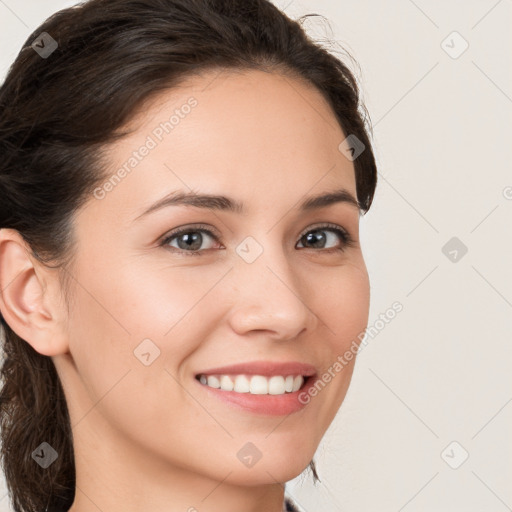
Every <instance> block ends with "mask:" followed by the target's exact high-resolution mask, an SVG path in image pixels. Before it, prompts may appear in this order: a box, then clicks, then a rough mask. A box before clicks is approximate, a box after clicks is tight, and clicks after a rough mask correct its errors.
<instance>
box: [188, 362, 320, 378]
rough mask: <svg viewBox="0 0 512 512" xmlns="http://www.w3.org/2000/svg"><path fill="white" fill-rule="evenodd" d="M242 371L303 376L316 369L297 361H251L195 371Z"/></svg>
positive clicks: (268, 374) (246, 372)
mask: <svg viewBox="0 0 512 512" xmlns="http://www.w3.org/2000/svg"><path fill="white" fill-rule="evenodd" d="M243 373H245V374H248V375H264V376H269V377H270V376H272V375H283V376H287V375H303V376H304V377H309V376H312V375H315V374H316V369H315V367H314V366H312V365H310V364H307V363H301V362H299V361H282V362H276V361H253V362H247V363H239V364H234V365H231V366H219V367H217V368H209V369H208V370H203V371H201V372H199V373H197V375H235V374H236V375H239V374H243Z"/></svg>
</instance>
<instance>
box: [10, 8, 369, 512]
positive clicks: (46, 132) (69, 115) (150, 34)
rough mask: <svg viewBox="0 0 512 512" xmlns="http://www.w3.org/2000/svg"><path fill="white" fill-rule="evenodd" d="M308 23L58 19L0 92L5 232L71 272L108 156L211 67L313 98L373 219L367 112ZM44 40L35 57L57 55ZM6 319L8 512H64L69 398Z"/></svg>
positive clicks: (188, 16) (120, 14)
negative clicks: (79, 222)
mask: <svg viewBox="0 0 512 512" xmlns="http://www.w3.org/2000/svg"><path fill="white" fill-rule="evenodd" d="M308 16H318V15H316V14H311V15H306V16H303V17H302V18H299V19H298V20H297V21H294V20H292V19H290V18H289V17H288V16H286V15H285V14H284V13H282V12H281V11H279V10H278V9H277V7H275V6H274V5H273V4H272V3H270V2H269V1H268V0H90V1H88V2H82V3H81V4H79V5H77V6H74V7H71V8H67V9H63V10H61V11H59V12H57V13H55V14H54V15H53V16H51V17H50V18H48V19H47V20H46V21H45V22H44V23H43V24H42V25H41V26H40V27H38V28H37V29H36V30H35V31H34V32H33V33H32V34H31V35H30V36H29V38H28V39H27V41H26V42H25V44H24V45H23V47H22V49H21V50H20V52H19V54H18V56H17V58H16V59H15V61H14V63H13V64H12V66H11V67H10V69H9V71H8V74H7V77H6V79H5V81H4V83H3V84H2V86H1V88H0V156H1V157H0V198H1V200H0V228H12V229H15V230H17V231H18V232H19V233H20V234H21V236H22V237H23V239H24V240H25V241H26V242H27V243H28V245H29V247H30V249H31V251H32V254H33V256H34V257H36V258H37V259H38V260H39V261H40V262H41V263H44V264H45V265H50V262H51V263H52V264H53V266H54V267H55V268H58V269H61V268H62V269H65V267H66V265H67V264H68V263H69V262H70V261H72V256H73V248H74V243H75V242H74V238H73V230H72V218H73V214H74V213H75V212H76V211H77V210H78V209H79V208H80V206H81V205H83V204H84V203H85V201H87V200H88V199H90V197H91V193H92V190H93V189H94V188H95V187H96V186H97V185H98V184H99V183H101V181H102V180H104V179H105V169H104V168H103V167H102V161H101V159H100V157H99V155H101V149H102V148H103V147H104V146H105V145H106V144H107V143H111V142H113V141H115V140H118V139H120V138H121V137H123V136H124V135H126V134H127V133H128V132H126V131H124V132H123V131H122V129H123V128H124V127H125V126H126V124H127V123H128V122H129V121H130V120H131V119H132V118H133V116H134V115H135V114H136V113H137V111H138V109H140V108H141V106H142V104H143V102H145V101H146V100H148V99H150V98H152V97H153V96H154V95H155V94H156V93H158V92H159V91H163V90H164V89H171V88H173V87H175V86H177V85H178V84H179V83H180V81H182V80H184V79H186V78H189V77H191V76H193V75H194V74H197V73H200V72H202V71H208V70H215V69H218V70H222V69H231V70H236V69H240V70H244V69H260V70H263V71H268V72H280V73H284V74H287V75H288V76H291V77H294V78H297V79H301V80H303V81H306V82H307V83H309V84H311V85H312V86H314V87H316V88H317V89H318V90H319V91H320V92H321V93H322V95H323V97H324V98H325V99H326V100H327V102H328V104H329V105H330V106H331V108H332V110H333V112H334V114H335V116H336V119H337V120H338V122H339V123H340V126H341V128H342V129H343V131H344V133H345V135H347V136H348V135H354V136H355V137H357V139H359V141H361V142H362V143H363V144H364V146H365V150H364V151H363V152H362V153H361V154H360V155H359V156H358V157H357V158H356V159H355V160H354V168H355V178H356V190H357V199H358V201H359V203H360V206H361V209H362V210H363V211H364V213H366V212H367V211H368V209H369V208H370V205H371V203H372V199H373V196H374V192H375V188H376V184H377V169H376V164H375V159H374V155H373V152H372V147H371V144H370V140H369V136H368V133H367V128H368V129H369V130H370V131H371V127H370V126H369V123H368V119H369V116H368V112H367V110H366V108H365V107H364V105H363V104H362V102H361V100H360V97H359V91H358V86H357V83H356V79H355V77H354V75H353V74H352V72H351V71H350V70H349V69H348V67H347V66H346V65H345V64H344V63H343V62H342V60H341V59H339V58H338V57H336V56H335V55H334V54H333V53H332V52H329V51H328V50H327V49H325V48H323V47H322V46H321V45H320V44H319V43H316V42H314V41H313V40H312V39H310V38H309V37H308V36H307V35H306V32H305V30H304V28H303V26H302V25H303V21H304V20H306V19H308ZM44 32H46V33H47V34H49V36H51V38H53V39H54V40H55V41H56V43H57V45H58V46H57V48H56V49H54V51H53V52H52V53H51V54H49V55H47V56H46V57H44V56H42V55H41V54H40V52H38V51H36V47H34V46H33V45H32V43H34V41H35V40H36V38H40V35H41V34H42V33H44ZM45 37H46V39H45V44H43V43H40V44H39V46H38V48H41V47H45V48H46V49H50V46H49V43H50V42H51V40H50V39H48V38H47V36H45ZM346 54H347V55H349V54H348V53H347V52H346ZM349 57H350V55H349ZM350 58H351V57H350ZM351 59H352V58H351ZM352 60H354V59H352ZM340 142H341V141H340ZM62 279H63V281H62V282H63V284H64V285H65V283H66V280H65V273H64V274H63V275H62ZM64 289H66V286H64ZM0 321H1V325H2V331H3V338H4V339H3V344H2V349H3V364H2V367H1V373H0V375H1V378H2V381H3V386H2V389H1V392H0V428H1V443H2V445H1V458H2V459H1V462H2V468H3V472H4V475H5V479H6V484H7V488H8V492H9V496H10V500H11V503H12V507H13V509H14V510H15V512H29V511H30V512H36V511H37V512H41V511H44V510H48V511H52V510H67V509H68V508H69V507H70V506H71V504H72V503H73V500H74V493H75V465H74V454H73V438H72V429H71V425H70V419H69V415H68V409H67V405H66V400H65V395H64V391H63V388H62V386H61V383H60V380H59V377H58V374H57V372H56V370H55V367H54V365H53V362H52V360H51V358H50V357H47V356H44V355H42V354H40V353H38V352H36V351H35V350H34V349H33V348H32V347H31V346H30V345H29V343H27V342H26V341H25V340H23V339H21V338H20V337H19V336H17V335H16V333H15V332H14V331H13V330H12V329H11V328H10V327H9V325H8V324H7V323H6V322H5V320H4V318H3V317H2V316H1V315H0ZM42 442H47V443H48V444H49V445H51V447H52V448H53V449H54V450H55V451H56V452H57V453H58V458H57V459H56V460H55V461H54V462H53V463H52V464H51V465H50V466H49V467H48V468H47V469H43V468H42V467H41V466H40V465H39V464H36V463H35V461H34V459H33V457H32V453H33V452H34V450H35V449H36V448H37V447H38V446H39V445H40V444H41V443H42ZM310 468H311V470H312V472H313V476H314V479H315V483H316V480H318V476H317V473H316V469H315V465H314V462H313V461H311V463H310Z"/></svg>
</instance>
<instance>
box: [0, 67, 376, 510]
mask: <svg viewBox="0 0 512 512" xmlns="http://www.w3.org/2000/svg"><path fill="white" fill-rule="evenodd" d="M191 96H194V97H195V98H196V99H197V102H198V104H197V106H196V107H195V108H194V109H192V111H191V113H190V114H189V115H187V116H186V117H184V118H183V119H181V120H180V123H179V125H177V126H176V127H175V128H174V129H173V131H172V132H171V133H169V134H166V135H165V136H164V137H163V139H162V141H161V142H160V143H159V144H158V146H157V147H156V148H154V149H152V150H151V152H150V153H149V154H148V155H147V156H146V157H145V158H144V159H143V160H141V161H140V163H138V165H137V166H136V167H135V168H134V169H133V170H132V172H131V173H129V174H128V175H127V176H126V177H125V178H124V179H123V180H122V181H121V182H120V183H119V184H117V185H116V186H115V187H114V188H113V190H111V191H110V192H108V194H106V195H105V197H104V198H103V199H101V200H99V199H96V198H95V197H93V196H92V195H91V198H90V199H89V200H88V201H87V203H86V204H85V205H84V206H83V207H82V208H81V209H80V210H79V211H78V213H77V215H76V217H75V218H74V230H75V234H76V239H77V252H76V256H75V258H74V260H73V265H72V266H70V267H69V268H68V270H67V271H68V272H69V274H70V275H71V276H72V277H73V279H71V296H72V301H71V303H70V304H66V302H65V300H64V298H63V294H62V288H61V285H60V281H59V279H58V276H59V274H58V271H57V270H52V269H49V268H46V267H44V266H43V265H41V264H40V263H39V262H38V261H37V260H35V259H34V258H32V257H31V255H30V253H29V249H28V247H27V246H26V245H25V244H24V242H23V240H22V239H21V237H19V235H18V234H17V232H15V231H12V230H6V229H3V230H1V231H0V269H1V271H0V280H1V282H0V284H1V288H2V289H3V290H4V291H3V293H2V297H1V303H0V307H1V311H2V314H3V315H4V317H5V318H6V321H7V322H8V323H9V325H11V326H12V328H13V329H14V330H15V331H16V332H17V333H18V334H19V335H20V336H21V337H22V338H23V339H25V340H26V341H27V342H28V343H30V344H31V345H32V346H33V347H34V349H35V350H37V351H38V352H40V353H41V354H44V355H47V356H50V357H52V359H53V361H54V363H55V366H56V368H57V371H58V374H59V376H60V378H61V380H62V383H63V386H64V390H65V393H66V399H67V402H68V407H69V410H70V415H71V424H72V427H73V435H74V449H75V461H76V470H77V490H76V496H75V502H74V503H73V506H72V508H71V511H72V512H97V511H98V510H102V511H105V512H106V511H109V512H118V511H119V512H120V511H123V512H132V511H133V512H135V511H137V512H140V511H143V510H147V511H149V510H151V511H152V512H164V511H165V512H178V511H180V512H183V511H189V512H194V511H196V510H197V511H198V512H220V511H223V512H239V511H240V510H244V511H246V512H257V511H261V510H266V511H269V512H280V511H281V507H282V503H283V496H284V494H283V493H284V487H283V484H284V483H285V482H286V481H288V480H291V479H292V478H294V477H296V476H297V475H298V474H300V473H301V472H302V471H303V470H304V469H305V468H306V467H307V465H308V463H309V462H310V460H311V459H312V457H313V456H314V454H315V451H316V449H317V447H318V445H319V443H320V441H321V439H322V436H323V435H324V433H325V431H326V430H327V428H328V427H329V425H330V424H331V422H332V420H333V419H334V417H335V415H336V413H337V411H338V409H339V407H340V405H341V403H342V402H343V399H344V398H345V394H346V392H347V389H348V386H349V383H350V379H351V376H352V373H353V368H354V363H355V358H354V359H352V360H351V361H350V362H349V364H348V365H347V366H345V367H344V368H343V370H342V371H340V372H338V373H337V374H336V376H335V377H334V378H332V380H331V381H330V382H329V383H328V384H327V385H326V386H325V388H324V389H323V390H322V391H321V392H319V393H318V395H317V396H316V397H314V398H312V399H311V401H310V403H309V404H308V405H307V406H306V407H305V408H303V409H302V410H300V411H298V412H295V413H292V414H290V415H289V416H287V417H285V416H268V415H260V414H255V413H251V412H246V411H243V410H241V409H238V408H236V407H234V406H230V405H228V404H226V403H224V402H222V401H220V400H218V399H215V398H211V397H209V396H208V395H207V393H206V391H205V390H204V389H203V388H201V387H200V386H198V385H197V382H195V381H194V375H195V374H196V373H198V372H200V371H201V370H206V369H208V368H213V367H215V366H221V365H229V364H235V363H238V362H241V361H260V360H271V361H289V360H291V361H301V362H308V363H310V364H313V365H314V366H315V367H316V368H317V369H318V372H319V374H320V375H321V374H322V373H323V372H324V371H326V370H327V368H329V367H331V366H332V365H333V364H334V362H335V361H336V358H337V357H338V356H340V355H342V354H344V353H345V351H346V350H348V349H349V347H350V345H351V344H352V342H353V341H354V340H357V336H358V335H359V334H360V333H361V332H362V331H364V329H365V327H366V325H367V321H368V312H369V302H370V287H369V279H368V273H367V269H366V266H365V262H364V259H363V254H362V251H361V247H360V243H359V218H360V212H359V210H358V209H357V208H354V206H352V205H350V204H348V203H336V204H334V205H330V206H327V207H325V208H321V209H318V210H314V211H307V212H299V211H298V209H297V206H298V204H299V203H300V202H301V201H302V200H303V199H305V198H306V197H308V196H311V195H316V194H319V193H322V192H329V191H332V190H336V189H339V188H344V189H346V190H348V191H349V192H350V193H352V195H354V196H356V187H355V185H356V184H355V176H354V167H353V163H352V162H351V161H350V160H348V159H347V158H345V157H344V156H343V155H342V154H341V152H340V151H339V150H338V146H339V144H340V142H341V141H342V140H343V139H345V136H346V135H345V134H344V133H343V131H342V130H341V128H340V126H339V124H338V123H337V122H336V119H335V117H334V114H333V112H332V110H331V109H330V107H329V106H328V104H327V103H326V101H325V100H324V99H323V97H322V96H321V94H320V93H319V92H318V91H317V90H316V89H315V88H313V87H312V86H310V85H307V84H304V83H302V82H300V81H298V80H296V79H292V78H290V77H284V76H282V75H280V74H277V73H276V72H274V73H265V72H262V71H254V70H253V71H245V72H243V73H240V72H238V73H232V72H227V71H224V72H222V73H221V74H218V73H217V72H209V73H204V74H203V75H201V76H196V77H194V78H193V79H189V80H188V81H187V82H186V83H185V84H184V85H182V86H181V87H180V88H179V89H173V90H169V91H165V92H163V93H159V95H158V97H156V98H154V99H153V100H152V101H151V102H150V103H149V104H148V105H146V106H145V108H144V109H143V110H142V112H141V113H140V114H139V115H137V117H135V118H134V120H133V122H132V123H131V124H130V126H132V127H135V128H136V131H135V132H134V133H133V134H131V135H130V136H128V137H127V138H125V139H123V140H122V141H118V142H116V143H114V144H113V145H112V146H110V147H109V151H108V153H107V154H106V155H107V162H108V163H109V169H108V172H106V176H108V177H110V176H111V175H112V173H113V172H115V170H116V169H118V168H119V167H121V166H122V164H123V163H124V162H125V161H126V160H127V159H128V158H129V156H130V155H131V153H132V151H134V150H135V149H137V148H139V147H140V146H141V145H143V144H144V142H145V140H146V138H147V136H148V135H149V134H151V132H152V130H153V129H154V128H155V126H158V124H159V123H160V122H162V121H164V120H167V119H169V117H170V115H171V114H172V113H173V111H174V110H175V109H176V108H179V107H180V106H181V105H183V104H184V103H185V102H186V101H187V99H188V98H190V97H191ZM178 189H180V190H185V191H189V190H190V189H194V190H196V191H200V192H202V193H211V194H223V195H227V196H229V197H232V198H233V199H236V200H238V201H242V202H243V203H244V205H245V208H246V209H247V212H246V214H244V215H241V214H238V213H235V212H229V211H209V210H204V209H200V208H194V207H190V206H171V207H167V208H164V209H161V210H158V211H155V212H153V213H151V214H149V215H147V216H143V217H141V218H140V219H139V220H136V221H134V219H135V218H136V217H137V216H138V215H140V214H141V212H142V211H143V210H144V209H146V208H147V207H148V206H150V205H152V204H153V203H154V202H155V201H157V200H158V199H160V198H161V197H163V196H164V195H166V194H167V193H168V192H171V191H173V190H178ZM198 223H201V224H205V225H207V227H209V228H211V229H212V230H213V231H214V233H217V234H218V240H215V239H214V238H210V237H209V236H208V235H207V234H205V233H202V234H203V242H202V245H200V251H202V254H201V255H200V256H197V255H196V256H190V255H187V254H183V252H185V250H184V249H181V253H180V246H179V245H178V242H179V239H177V238H175V239H174V241H173V242H169V243H168V244H167V247H165V246H159V245H158V241H159V239H161V238H162V237H163V236H164V235H166V234H168V233H169V232H170V231H171V230H172V229H173V228H176V227H181V226H189V225H192V227H191V231H194V225H195V224H198ZM322 223H333V224H336V225H339V226H340V227H342V228H344V229H346V230H347V231H348V232H349V234H350V235H351V237H352V238H353V240H354V244H353V246H351V247H346V248H345V249H344V250H343V251H341V250H338V251H336V250H334V251H330V252H328V249H332V248H336V247H340V246H341V247H343V240H342V239H340V237H339V236H338V235H337V234H336V233H335V232H332V231H330V229H325V230H324V231H322V233H321V234H324V235H325V236H327V239H326V246H325V248H322V246H321V245H320V246H317V247H315V246H314V245H311V243H310V244H309V245H308V242H307V240H304V239H303V238H301V236H302V235H303V234H306V233H308V232H310V231H313V228H315V227H316V225H318V224H322ZM310 227H311V229H310ZM196 229H197V228H196ZM247 236H252V237H253V238H254V239H255V240H256V241H257V242H258V243H259V244H260V245H261V246H262V248H263V253H262V254H261V255H260V257H259V258H257V259H256V260H255V261H254V262H253V263H251V264H248V263H247V262H246V261H244V260H243V259H242V258H241V257H240V256H239V255H238V254H237V252H236V247H237V246H238V244H240V242H241V241H242V240H244V239H245V238H246V237H247ZM301 240H302V242H301ZM181 241H183V236H182V237H181ZM181 247H183V244H182V245H181ZM173 251H175V252H173ZM196 252H197V250H196ZM61 272H62V271H61ZM8 284H9V286H7V285H8ZM146 338H149V339H151V340H152V341H153V342H154V343H155V344H156V345H157V346H158V347H159V349H160V356H159V357H157V358H156V359H155V360H154V362H152V364H151V365H149V366H145V365H144V364H142V363H141V362H140V360H139V359H138V358H137V357H135V356H134V353H133V351H134V350H135V349H136V347H137V346H138V345H139V344H140V343H141V341H142V340H144V339H146ZM248 441H250V442H252V443H253V444H255V445H256V446H257V448H258V449H259V450H260V452H261V453H262V458H261V459H260V460H259V461H258V462H257V463H256V464H255V465H254V466H252V467H250V468H249V467H246V466H245V465H244V464H242V463H241V462H240V460H239V459H238V458H237V456H236V454H237V452H238V450H240V448H241V447H242V446H244V445H245V443H247V442H248Z"/></svg>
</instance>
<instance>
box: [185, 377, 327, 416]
mask: <svg viewBox="0 0 512 512" xmlns="http://www.w3.org/2000/svg"><path fill="white" fill-rule="evenodd" d="M194 380H195V381H196V382H197V384H198V385H199V386H201V388H203V389H204V390H205V391H206V392H207V393H210V394H211V396H215V397H216V398H219V399H220V400H223V401H224V402H226V403H228V404H230V405H234V406H235V407H238V408H241V409H243V410H246V411H249V412H252V413H256V414H265V415H268V416H285V415H288V414H292V413H294V412H297V411H300V410H301V409H303V408H304V407H305V406H306V405H307V404H308V403H309V400H310V399H311V398H310V397H309V389H310V388H312V387H313V386H314V385H315V382H316V380H317V379H316V377H315V376H313V377H309V378H308V379H307V381H306V382H305V384H304V385H303V386H302V388H301V389H299V390H298V391H294V392H293V393H284V394H283V395H252V394H251V393H237V392H236V391H223V390H222V389H219V388H212V387H210V386H207V385H206V384H201V383H200V382H199V381H198V380H197V379H194ZM299 396H302V397H306V396H307V398H306V400H307V402H306V403H301V402H300V401H299ZM306 400H305V401H306Z"/></svg>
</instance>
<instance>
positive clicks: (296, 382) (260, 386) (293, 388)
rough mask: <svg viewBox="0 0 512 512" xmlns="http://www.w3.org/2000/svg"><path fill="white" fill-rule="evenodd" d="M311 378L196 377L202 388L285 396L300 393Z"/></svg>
mask: <svg viewBox="0 0 512 512" xmlns="http://www.w3.org/2000/svg"><path fill="white" fill-rule="evenodd" d="M312 377H313V376H304V375H286V376H285V375H273V376H265V375H247V374H238V375H227V374H217V375H203V374H199V375H196V377H195V378H196V380H198V381H199V382H200V383H201V384H203V385H204V386H208V387H211V388H214V389H219V390H221V391H233V392H235V393H247V394H251V395H285V394H289V393H296V392H298V391H300V390H301V389H302V388H303V387H304V385H305V384H306V383H307V382H308V381H309V379H311V378H312Z"/></svg>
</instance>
